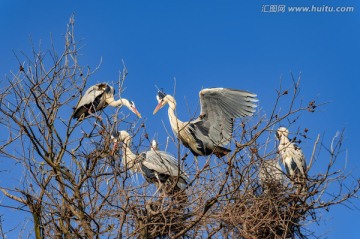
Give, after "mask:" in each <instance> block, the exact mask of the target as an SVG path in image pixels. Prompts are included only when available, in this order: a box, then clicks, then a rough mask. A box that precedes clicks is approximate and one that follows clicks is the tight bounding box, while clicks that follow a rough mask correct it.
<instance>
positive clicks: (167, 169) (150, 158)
mask: <svg viewBox="0 0 360 239" xmlns="http://www.w3.org/2000/svg"><path fill="white" fill-rule="evenodd" d="M142 164H143V165H145V166H146V167H147V168H149V169H151V170H154V171H156V172H157V173H160V174H167V175H170V176H173V177H177V176H181V177H182V178H184V179H185V180H186V181H187V180H188V177H187V175H186V174H185V173H184V172H182V171H180V170H179V165H178V161H177V160H176V159H175V158H174V157H173V156H172V155H170V154H167V153H166V152H164V151H159V150H156V151H152V150H151V151H147V152H146V160H144V161H143V162H142Z"/></svg>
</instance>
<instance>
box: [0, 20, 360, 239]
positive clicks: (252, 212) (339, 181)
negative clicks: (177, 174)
mask: <svg viewBox="0 0 360 239" xmlns="http://www.w3.org/2000/svg"><path fill="white" fill-rule="evenodd" d="M64 40H65V48H64V49H63V51H62V52H61V54H59V53H57V51H56V50H55V47H54V46H53V44H52V47H51V48H50V50H47V51H44V52H43V51H42V49H35V47H33V51H32V54H31V55H30V56H29V55H26V54H23V53H21V54H15V56H16V57H17V59H18V62H19V69H18V71H16V72H12V73H11V75H10V76H9V77H7V86H6V87H5V88H4V89H2V90H1V93H0V125H1V126H0V127H1V129H2V131H3V132H7V134H4V135H5V136H2V138H1V145H0V156H1V157H2V158H5V159H7V160H12V161H13V162H14V163H16V164H17V165H20V167H21V169H22V172H23V173H22V175H21V178H20V179H19V182H18V185H5V184H4V183H2V182H1V185H0V190H1V191H2V193H3V194H4V195H5V196H6V197H7V198H9V199H10V200H13V201H14V202H16V203H17V204H18V205H19V207H18V209H19V210H25V211H26V212H27V213H30V214H29V215H31V216H32V222H33V225H34V230H33V231H32V232H28V233H27V234H28V235H33V236H34V237H35V238H37V239H38V238H100V237H101V238H214V237H221V238H309V237H311V236H316V235H314V233H313V232H311V231H308V230H307V229H306V227H305V225H306V224H308V223H309V222H319V221H320V218H319V215H320V213H321V212H322V211H323V210H327V209H328V208H329V207H331V206H334V205H337V204H344V203H346V202H349V200H351V199H352V198H354V197H356V196H357V193H358V191H359V188H360V181H359V179H352V178H351V177H350V176H349V175H346V174H345V170H344V169H339V168H337V166H336V164H335V162H337V161H338V160H341V159H342V158H343V156H344V155H343V154H342V149H343V148H342V147H343V146H342V143H343V135H344V131H342V132H339V133H338V134H337V135H335V136H334V138H333V140H332V141H331V142H322V140H321V137H320V136H319V137H318V138H317V139H316V140H315V141H314V142H313V141H311V140H309V139H307V131H308V129H307V128H302V127H301V126H300V127H299V128H298V129H297V134H296V136H295V137H293V140H294V141H296V142H298V143H300V139H301V138H302V139H304V140H306V143H311V144H313V152H312V155H311V156H308V157H307V159H308V168H307V178H306V181H302V182H300V184H301V183H303V184H306V185H300V186H304V187H305V186H306V188H307V189H308V190H307V191H306V192H302V190H299V185H298V184H299V182H296V181H294V180H292V178H291V177H288V175H287V174H286V173H285V172H282V171H281V172H280V173H281V174H282V176H283V178H284V180H283V182H281V183H274V182H271V181H270V182H269V183H264V182H261V181H260V180H259V175H258V174H259V172H260V171H261V165H264V162H266V161H267V160H273V159H276V158H277V157H278V152H277V147H276V144H275V140H274V137H273V134H274V129H275V127H278V126H279V125H285V126H292V128H295V127H296V125H301V124H300V123H299V121H300V120H301V114H302V113H314V112H315V111H316V109H317V107H320V106H321V104H317V103H316V101H310V102H308V103H303V102H302V101H300V100H299V97H298V96H299V89H300V88H299V82H300V80H299V79H298V80H295V79H293V84H292V86H291V87H290V88H289V89H283V86H282V85H280V87H279V89H278V90H277V91H276V92H277V93H276V94H277V95H276V100H275V101H274V107H273V109H272V111H271V112H270V114H268V113H266V112H264V111H263V110H259V112H258V113H257V115H256V116H254V117H252V118H246V119H243V120H242V121H235V122H234V126H235V127H234V128H235V131H234V134H233V139H232V142H233V143H232V145H231V149H232V152H231V153H229V154H228V155H227V156H226V157H223V158H221V159H217V158H215V157H214V156H209V157H202V158H201V161H200V160H199V162H195V161H194V160H193V156H192V155H191V154H189V153H186V151H185V153H183V152H184V148H183V147H182V145H181V144H180V142H179V141H178V140H177V139H176V138H174V137H173V136H172V135H169V136H170V138H172V140H173V143H174V144H175V145H176V146H177V148H178V152H176V153H174V155H175V156H176V157H177V158H178V165H179V167H181V168H184V169H185V170H186V171H187V174H188V175H189V176H190V183H189V185H188V188H187V189H186V190H183V191H179V192H178V193H174V195H172V196H169V195H164V194H159V193H155V191H156V188H155V187H154V186H153V185H150V184H149V183H147V182H146V181H145V180H143V179H142V178H141V176H140V175H134V174H133V173H132V172H131V171H130V170H127V168H125V167H124V165H122V164H121V161H120V160H119V158H122V155H121V151H119V152H117V153H116V154H115V155H113V154H112V153H111V150H110V146H111V140H110V135H111V132H112V131H113V130H114V127H116V125H118V123H119V122H122V124H121V125H122V127H124V128H125V127H127V129H126V130H127V131H129V132H130V133H131V135H132V136H138V137H139V138H140V140H139V141H138V145H135V147H134V150H136V151H138V152H139V151H142V150H144V148H145V147H149V145H150V140H149V137H148V134H147V129H146V125H145V124H137V123H138V122H132V123H127V124H126V123H125V119H127V118H128V116H127V115H124V114H122V113H121V111H119V109H118V110H116V111H115V114H114V116H113V115H107V114H105V112H99V114H102V115H105V116H106V117H99V118H94V117H90V118H88V119H85V120H83V121H81V122H78V121H77V120H74V119H73V117H72V114H73V108H72V107H73V106H76V104H77V103H78V102H77V101H78V99H79V97H80V96H81V95H82V94H83V93H84V89H85V87H86V86H87V82H88V79H89V77H90V76H92V75H93V74H94V73H95V72H96V69H95V70H94V71H91V70H90V68H86V67H81V66H80V64H79V62H78V49H79V45H78V44H79V43H78V42H76V41H75V37H74V18H73V17H71V19H70V22H69V24H68V25H67V30H66V34H65V38H64ZM126 74H127V70H126V68H125V67H124V69H123V71H122V74H120V76H119V80H118V82H117V84H118V87H117V88H118V89H119V92H120V93H121V92H122V88H123V83H124V80H125V77H126ZM119 116H120V117H119ZM124 125H127V126H124ZM124 128H122V129H124ZM320 142H321V143H320ZM326 145H328V147H326ZM323 149H325V150H323ZM319 160H321V162H322V164H323V162H324V161H325V160H326V162H327V164H326V166H324V167H323V171H322V172H317V173H313V172H312V171H311V167H312V166H313V165H314V164H315V163H316V162H317V161H319ZM323 165H324V164H323ZM1 173H3V172H1ZM349 179H352V180H350V181H349ZM346 183H350V185H349V184H346ZM330 187H332V192H331V194H330V193H329V192H328V190H329V188H330ZM334 190H335V191H334ZM184 193H186V197H183V196H182V197H179V196H180V195H184ZM2 206H6V205H2ZM0 219H1V222H0V229H1V230H0V233H1V235H2V237H5V236H6V232H4V230H3V229H2V224H3V223H4V220H5V222H6V215H3V216H2V217H1V218H0Z"/></svg>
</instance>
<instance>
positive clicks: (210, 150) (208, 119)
mask: <svg viewBox="0 0 360 239" xmlns="http://www.w3.org/2000/svg"><path fill="white" fill-rule="evenodd" d="M199 96H200V104H201V112H200V116H199V117H198V118H197V119H195V120H193V121H189V122H182V121H181V120H179V119H178V118H177V117H176V115H175V109H176V101H175V99H174V97H173V96H171V95H167V94H165V93H164V92H161V91H159V92H158V94H157V100H158V105H157V107H156V108H155V110H154V114H155V113H156V112H157V111H158V110H159V109H160V108H162V107H163V106H164V105H166V104H169V109H168V114H169V121H170V125H171V128H172V130H173V132H174V133H175V135H177V137H178V138H179V140H180V141H181V142H182V143H183V145H184V146H185V147H187V148H189V149H190V151H191V152H192V153H193V154H194V155H195V156H199V155H200V156H207V155H211V154H215V155H216V156H217V157H222V156H225V155H226V154H228V153H229V152H230V151H231V150H229V149H227V148H225V146H226V145H227V144H229V143H230V140H231V138H232V131H233V123H234V119H236V118H239V117H244V116H251V115H253V113H254V112H255V108H256V104H255V103H256V102H257V99H256V95H255V94H252V93H249V92H246V91H242V90H235V89H229V88H208V89H203V90H201V91H200V93H199Z"/></svg>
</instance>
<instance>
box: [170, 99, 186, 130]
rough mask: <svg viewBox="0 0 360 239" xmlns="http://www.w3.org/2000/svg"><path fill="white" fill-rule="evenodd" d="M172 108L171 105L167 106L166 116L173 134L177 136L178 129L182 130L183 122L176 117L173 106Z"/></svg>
mask: <svg viewBox="0 0 360 239" xmlns="http://www.w3.org/2000/svg"><path fill="white" fill-rule="evenodd" d="M172 106H173V105H172V104H169V110H168V114H169V119H170V125H171V128H172V130H173V131H174V133H175V134H176V135H177V134H178V132H179V131H180V129H181V128H182V125H183V122H182V121H180V120H179V119H178V118H177V117H176V115H175V106H173V107H172Z"/></svg>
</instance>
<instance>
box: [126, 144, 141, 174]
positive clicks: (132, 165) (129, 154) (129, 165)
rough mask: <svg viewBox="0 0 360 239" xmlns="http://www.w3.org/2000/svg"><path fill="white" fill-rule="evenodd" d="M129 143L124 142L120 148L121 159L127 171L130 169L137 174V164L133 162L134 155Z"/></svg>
mask: <svg viewBox="0 0 360 239" xmlns="http://www.w3.org/2000/svg"><path fill="white" fill-rule="evenodd" d="M129 145H130V142H124V144H123V146H122V151H123V159H124V162H123V163H124V164H125V165H126V168H127V169H130V170H132V171H134V172H139V167H138V165H137V164H135V160H136V154H134V153H133V152H132V151H131V149H130V147H129Z"/></svg>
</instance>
